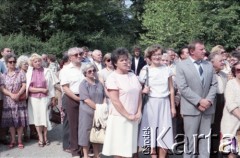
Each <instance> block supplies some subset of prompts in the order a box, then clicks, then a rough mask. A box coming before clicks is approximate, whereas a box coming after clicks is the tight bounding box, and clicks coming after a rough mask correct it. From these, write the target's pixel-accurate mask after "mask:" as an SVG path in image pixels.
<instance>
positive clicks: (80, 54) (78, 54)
mask: <svg viewBox="0 0 240 158" xmlns="http://www.w3.org/2000/svg"><path fill="white" fill-rule="evenodd" d="M82 54H83V53H82V52H81V53H77V54H74V56H75V57H79V56H80V57H81V56H82Z"/></svg>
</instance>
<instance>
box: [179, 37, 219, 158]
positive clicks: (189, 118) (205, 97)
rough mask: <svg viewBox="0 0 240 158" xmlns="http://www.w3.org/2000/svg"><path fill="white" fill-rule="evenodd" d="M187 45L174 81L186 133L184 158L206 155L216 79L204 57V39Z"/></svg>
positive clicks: (213, 109) (205, 157)
mask: <svg viewBox="0 0 240 158" xmlns="http://www.w3.org/2000/svg"><path fill="white" fill-rule="evenodd" d="M188 49H189V54H190V57H189V58H188V59H186V60H183V61H182V62H178V63H177V66H176V82H177V86H178V89H179V91H180V94H181V114H182V116H183V122H184V131H185V135H186V138H185V146H184V148H185V152H184V158H197V157H198V158H209V155H210V153H209V148H210V147H209V143H208V139H209V138H207V136H208V135H209V134H210V133H211V121H212V117H213V114H214V112H215V108H214V106H212V105H213V102H214V99H215V96H216V91H217V81H216V77H215V75H214V69H213V66H212V64H211V63H209V62H208V61H205V60H203V58H204V55H205V52H206V50H205V46H204V44H203V42H201V41H193V42H191V43H190V44H189V46H188ZM199 139H201V140H200V141H198V140H199ZM186 147H187V148H186ZM198 149H199V150H198Z"/></svg>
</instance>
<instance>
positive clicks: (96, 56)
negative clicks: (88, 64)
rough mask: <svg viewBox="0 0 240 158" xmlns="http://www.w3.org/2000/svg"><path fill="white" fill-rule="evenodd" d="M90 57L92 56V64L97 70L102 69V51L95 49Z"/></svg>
mask: <svg viewBox="0 0 240 158" xmlns="http://www.w3.org/2000/svg"><path fill="white" fill-rule="evenodd" d="M92 58H93V62H92V63H93V64H94V66H95V67H96V69H97V71H100V70H102V69H103V64H102V52H101V51H100V50H97V49H95V50H94V51H93V52H92Z"/></svg>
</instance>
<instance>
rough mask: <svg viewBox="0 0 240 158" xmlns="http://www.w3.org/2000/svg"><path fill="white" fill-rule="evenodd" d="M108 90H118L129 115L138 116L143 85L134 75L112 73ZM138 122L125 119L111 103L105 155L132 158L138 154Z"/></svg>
mask: <svg viewBox="0 0 240 158" xmlns="http://www.w3.org/2000/svg"><path fill="white" fill-rule="evenodd" d="M106 87H107V89H112V90H118V91H119V99H120V101H121V103H122V105H123V106H124V108H125V109H126V110H127V112H128V113H129V114H136V113H137V109H138V100H139V93H140V91H141V85H140V83H139V81H138V79H137V77H136V75H135V74H133V73H128V74H118V73H117V72H116V71H114V72H113V73H111V74H110V75H109V77H108V78H107V81H106ZM137 135H138V122H137V121H129V120H128V119H127V118H125V117H123V116H122V115H121V114H120V113H119V112H118V111H117V110H116V109H115V108H114V106H113V105H112V104H111V103H110V107H109V117H108V122H107V129H106V135H105V140H104V145H103V154H104V155H107V156H110V155H117V156H122V157H132V154H133V153H136V152H137Z"/></svg>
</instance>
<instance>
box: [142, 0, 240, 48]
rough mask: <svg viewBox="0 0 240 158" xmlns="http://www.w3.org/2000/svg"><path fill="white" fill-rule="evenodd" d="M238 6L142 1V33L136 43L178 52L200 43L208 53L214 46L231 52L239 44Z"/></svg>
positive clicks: (230, 3) (231, 3)
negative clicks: (222, 47) (161, 46)
mask: <svg viewBox="0 0 240 158" xmlns="http://www.w3.org/2000/svg"><path fill="white" fill-rule="evenodd" d="M239 5H240V3H239V2H238V1H237V0H230V1H194V0H189V1H176V0H169V1H164V0H153V1H150V0H145V3H144V9H145V12H144V13H143V15H142V17H141V20H142V25H143V29H144V30H146V33H142V34H141V37H140V43H141V44H142V45H145V46H146V45H149V44H153V43H160V44H162V45H164V46H165V47H174V48H178V47H181V46H182V45H183V44H186V43H188V42H189V41H191V40H193V39H201V40H203V41H204V42H205V44H206V45H207V47H208V48H209V49H210V48H211V47H212V46H214V45H216V44H222V45H224V46H226V47H231V48H233V47H235V46H236V45H237V44H238V43H239V40H240V38H239V36H240V35H239V33H238V32H239V31H240V30H239V29H240V27H239V15H240V14H239V11H240V9H239V8H240V6H239Z"/></svg>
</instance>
